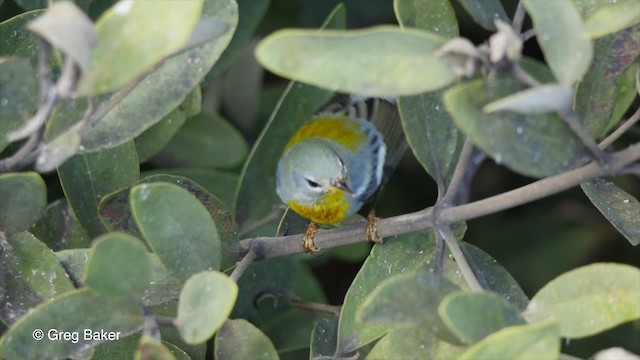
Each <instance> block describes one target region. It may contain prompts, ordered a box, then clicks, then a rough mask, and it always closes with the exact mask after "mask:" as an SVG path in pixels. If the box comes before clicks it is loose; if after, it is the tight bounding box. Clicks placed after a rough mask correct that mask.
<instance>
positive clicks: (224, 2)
mask: <svg viewBox="0 0 640 360" xmlns="http://www.w3.org/2000/svg"><path fill="white" fill-rule="evenodd" d="M152 7H153V6H152ZM201 19H211V20H216V21H222V22H224V23H226V24H228V25H229V28H228V29H227V31H226V32H225V33H224V34H221V35H220V37H216V38H215V39H213V40H212V41H210V42H208V43H206V44H204V45H202V46H200V47H197V48H194V49H190V50H188V51H186V52H185V53H181V54H179V55H176V56H173V57H171V58H170V59H168V60H166V61H164V62H163V63H162V65H161V66H160V67H159V68H158V70H156V71H154V72H153V73H151V74H149V75H148V76H147V77H145V79H144V81H142V82H141V83H140V84H138V86H136V87H135V89H133V90H132V91H131V93H129V94H128V95H127V96H126V97H125V98H124V99H123V100H122V101H121V102H120V103H119V105H118V106H116V107H114V108H113V109H111V110H110V111H109V112H108V113H107V114H106V115H105V117H104V118H102V119H101V120H100V122H98V124H97V125H96V126H94V127H92V128H91V129H87V130H86V131H85V132H84V133H83V134H82V145H83V146H84V149H85V151H87V152H91V151H95V150H98V149H101V148H108V147H113V146H116V145H118V144H122V143H123V142H125V141H127V140H131V139H133V138H135V137H136V136H138V135H140V134H141V133H142V132H143V131H144V130H146V129H148V128H149V127H151V126H152V125H153V124H155V123H157V122H158V121H160V120H161V119H162V118H163V117H164V116H166V115H167V114H168V113H170V112H171V111H172V110H173V109H175V108H176V106H178V105H179V104H180V103H182V101H183V100H184V99H185V98H186V97H187V95H189V93H190V92H191V91H192V89H193V88H194V87H195V86H196V85H197V84H198V83H199V82H200V80H202V78H203V77H204V75H205V74H206V73H207V71H208V70H209V69H210V68H211V67H212V66H213V64H214V63H215V62H216V60H217V59H218V57H219V56H220V53H221V52H222V51H223V50H224V48H225V46H226V45H227V44H228V42H229V40H230V39H231V36H232V34H233V31H234V30H235V25H236V22H237V8H236V5H235V2H234V1H232V0H206V1H205V4H204V8H203V9H202V18H201ZM162 26H165V25H164V24H163V25H162ZM124 58H127V57H126V56H125V57H124ZM115 96H117V95H115Z"/></svg>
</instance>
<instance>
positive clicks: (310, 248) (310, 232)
mask: <svg viewBox="0 0 640 360" xmlns="http://www.w3.org/2000/svg"><path fill="white" fill-rule="evenodd" d="M317 232H318V225H317V224H316V223H314V222H311V223H309V225H308V226H307V231H306V232H305V233H304V237H302V251H304V252H306V253H312V254H313V255H314V256H315V255H318V251H320V248H318V247H316V244H315V242H314V241H313V237H314V236H315V235H316V233H317Z"/></svg>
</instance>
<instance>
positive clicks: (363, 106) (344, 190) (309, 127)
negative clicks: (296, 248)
mask: <svg viewBox="0 0 640 360" xmlns="http://www.w3.org/2000/svg"><path fill="white" fill-rule="evenodd" d="M405 150H406V141H405V139H404V134H403V132H402V128H401V124H400V118H399V114H398V111H397V108H396V106H395V100H389V99H378V98H365V97H356V96H351V97H348V96H344V95H342V96H338V97H336V98H335V99H334V101H333V102H330V103H329V105H327V106H325V107H324V108H323V109H322V110H320V111H319V112H318V113H317V114H316V115H314V116H313V117H312V118H311V120H309V121H308V122H307V123H305V124H304V125H302V126H301V127H300V128H299V129H298V130H297V131H296V132H295V133H294V134H293V135H292V136H291V138H290V140H289V142H288V143H287V145H286V146H285V148H284V152H283V154H282V157H281V158H280V161H279V163H278V169H277V172H276V191H277V193H278V195H279V196H280V198H281V199H282V201H283V202H284V203H286V204H287V205H288V206H289V207H290V208H291V209H292V210H293V211H295V212H296V213H298V214H299V215H301V216H302V217H305V218H307V219H309V220H311V223H310V224H309V227H308V230H307V233H306V235H305V238H304V239H303V245H302V247H303V250H304V251H305V252H313V253H314V254H315V253H317V251H318V250H319V249H318V248H316V247H315V244H314V243H313V235H314V234H315V232H316V231H317V230H318V227H317V225H316V223H320V224H335V223H339V222H341V221H342V220H344V219H345V218H346V217H347V216H349V215H352V214H354V213H355V212H357V211H358V210H359V209H360V208H361V207H362V205H363V204H364V202H365V201H366V200H367V199H369V198H370V197H372V196H373V195H374V194H376V191H377V190H378V189H379V188H380V186H381V184H382V183H383V181H384V179H385V178H386V177H387V176H388V172H389V170H391V169H392V168H393V167H395V165H397V162H398V161H399V159H400V157H401V156H402V154H403V153H404V151H405ZM368 221H369V226H368V228H367V238H368V239H369V240H372V241H376V242H378V241H381V239H379V237H378V236H377V230H376V227H375V226H376V223H375V221H376V220H375V216H374V215H373V213H372V214H370V216H368Z"/></svg>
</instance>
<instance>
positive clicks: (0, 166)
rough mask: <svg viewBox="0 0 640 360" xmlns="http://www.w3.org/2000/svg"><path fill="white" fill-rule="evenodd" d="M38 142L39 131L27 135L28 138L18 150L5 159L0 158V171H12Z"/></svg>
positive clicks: (31, 151)
mask: <svg viewBox="0 0 640 360" xmlns="http://www.w3.org/2000/svg"><path fill="white" fill-rule="evenodd" d="M39 143H40V133H39V132H38V131H36V132H34V133H32V134H31V135H29V139H27V141H26V142H25V143H24V144H23V145H22V147H21V148H20V149H18V151H16V152H15V153H14V154H13V155H11V156H10V157H8V158H6V159H2V160H0V173H2V172H7V171H12V170H15V169H16V168H19V166H18V164H20V163H21V162H22V161H23V160H24V159H25V158H26V157H28V156H29V154H32V153H33V150H34V149H35V148H36V147H38V144H39Z"/></svg>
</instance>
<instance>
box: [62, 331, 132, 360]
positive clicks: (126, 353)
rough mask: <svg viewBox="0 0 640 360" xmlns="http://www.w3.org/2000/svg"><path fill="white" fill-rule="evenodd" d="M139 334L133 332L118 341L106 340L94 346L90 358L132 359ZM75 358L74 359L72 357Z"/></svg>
mask: <svg viewBox="0 0 640 360" xmlns="http://www.w3.org/2000/svg"><path fill="white" fill-rule="evenodd" d="M141 338H142V336H141V334H140V333H138V334H133V335H130V336H127V337H125V338H123V339H122V338H121V339H120V340H118V341H107V342H105V343H102V344H99V345H97V346H96V347H95V351H94V352H93V356H92V357H91V360H113V359H133V355H134V354H135V352H136V348H137V346H138V341H139V340H140V339H141ZM74 360H75V359H74Z"/></svg>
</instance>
